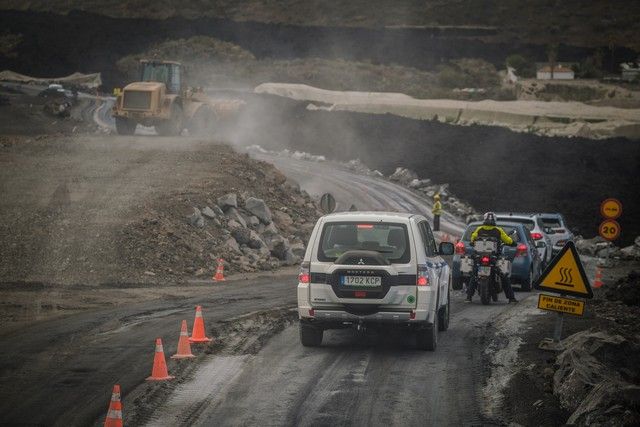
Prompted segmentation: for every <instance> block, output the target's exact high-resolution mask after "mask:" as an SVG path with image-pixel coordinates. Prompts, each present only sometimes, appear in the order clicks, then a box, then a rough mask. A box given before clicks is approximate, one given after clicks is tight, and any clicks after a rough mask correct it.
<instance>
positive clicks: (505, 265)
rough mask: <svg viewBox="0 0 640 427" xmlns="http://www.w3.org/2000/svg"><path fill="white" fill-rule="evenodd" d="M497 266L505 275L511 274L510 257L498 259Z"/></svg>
mask: <svg viewBox="0 0 640 427" xmlns="http://www.w3.org/2000/svg"><path fill="white" fill-rule="evenodd" d="M496 266H497V267H498V269H499V270H500V272H501V273H502V274H504V275H505V276H509V275H511V261H509V260H508V259H505V258H500V259H498V261H497V262H496Z"/></svg>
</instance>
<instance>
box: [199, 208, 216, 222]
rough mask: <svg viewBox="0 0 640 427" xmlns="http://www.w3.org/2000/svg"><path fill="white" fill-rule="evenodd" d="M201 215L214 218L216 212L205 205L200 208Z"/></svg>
mask: <svg viewBox="0 0 640 427" xmlns="http://www.w3.org/2000/svg"><path fill="white" fill-rule="evenodd" d="M202 215H203V216H206V217H207V218H210V219H214V218H215V217H216V213H215V212H214V210H213V209H211V208H210V207H209V206H205V207H204V209H202Z"/></svg>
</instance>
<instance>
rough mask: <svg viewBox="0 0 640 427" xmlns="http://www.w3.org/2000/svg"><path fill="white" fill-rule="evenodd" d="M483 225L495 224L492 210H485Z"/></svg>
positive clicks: (494, 215)
mask: <svg viewBox="0 0 640 427" xmlns="http://www.w3.org/2000/svg"><path fill="white" fill-rule="evenodd" d="M482 223H483V224H484V225H496V214H494V213H493V212H487V213H486V214H484V218H483V219H482Z"/></svg>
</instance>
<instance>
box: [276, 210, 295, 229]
mask: <svg viewBox="0 0 640 427" xmlns="http://www.w3.org/2000/svg"><path fill="white" fill-rule="evenodd" d="M273 221H274V222H275V223H277V224H278V225H280V226H281V227H283V228H288V227H291V226H292V225H293V219H292V218H291V216H290V215H289V214H288V213H286V212H282V211H275V212H273Z"/></svg>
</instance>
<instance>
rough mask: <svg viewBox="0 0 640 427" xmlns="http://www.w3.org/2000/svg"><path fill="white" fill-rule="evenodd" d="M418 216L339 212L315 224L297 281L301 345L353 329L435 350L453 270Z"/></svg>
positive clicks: (448, 247)
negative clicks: (397, 331) (408, 337)
mask: <svg viewBox="0 0 640 427" xmlns="http://www.w3.org/2000/svg"><path fill="white" fill-rule="evenodd" d="M453 250H454V246H453V244H452V243H449V242H442V243H440V245H439V246H436V242H435V239H434V237H433V233H432V231H431V227H430V226H429V222H428V221H427V219H426V218H425V217H423V216H421V215H414V214H409V213H387V212H341V213H334V214H329V215H325V216H323V217H321V218H320V219H319V220H318V222H317V223H316V225H315V227H314V229H313V232H312V233H311V237H310V238H309V244H308V245H307V251H306V253H305V256H304V260H303V262H302V266H301V270H300V275H299V277H298V315H299V318H300V341H301V342H302V345H304V346H319V345H320V344H321V343H322V337H323V332H324V331H325V330H327V329H340V328H348V327H355V328H357V329H358V330H363V329H364V328H376V329H378V330H379V331H382V332H384V331H387V330H390V329H391V328H401V329H404V330H407V331H410V332H412V333H413V334H415V338H416V344H417V347H418V348H420V349H423V350H435V349H436V346H437V342H438V332H440V331H445V330H447V328H448V327H449V311H450V295H449V288H450V283H451V271H450V268H449V266H448V265H447V263H446V262H445V261H444V259H442V257H441V255H453Z"/></svg>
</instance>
